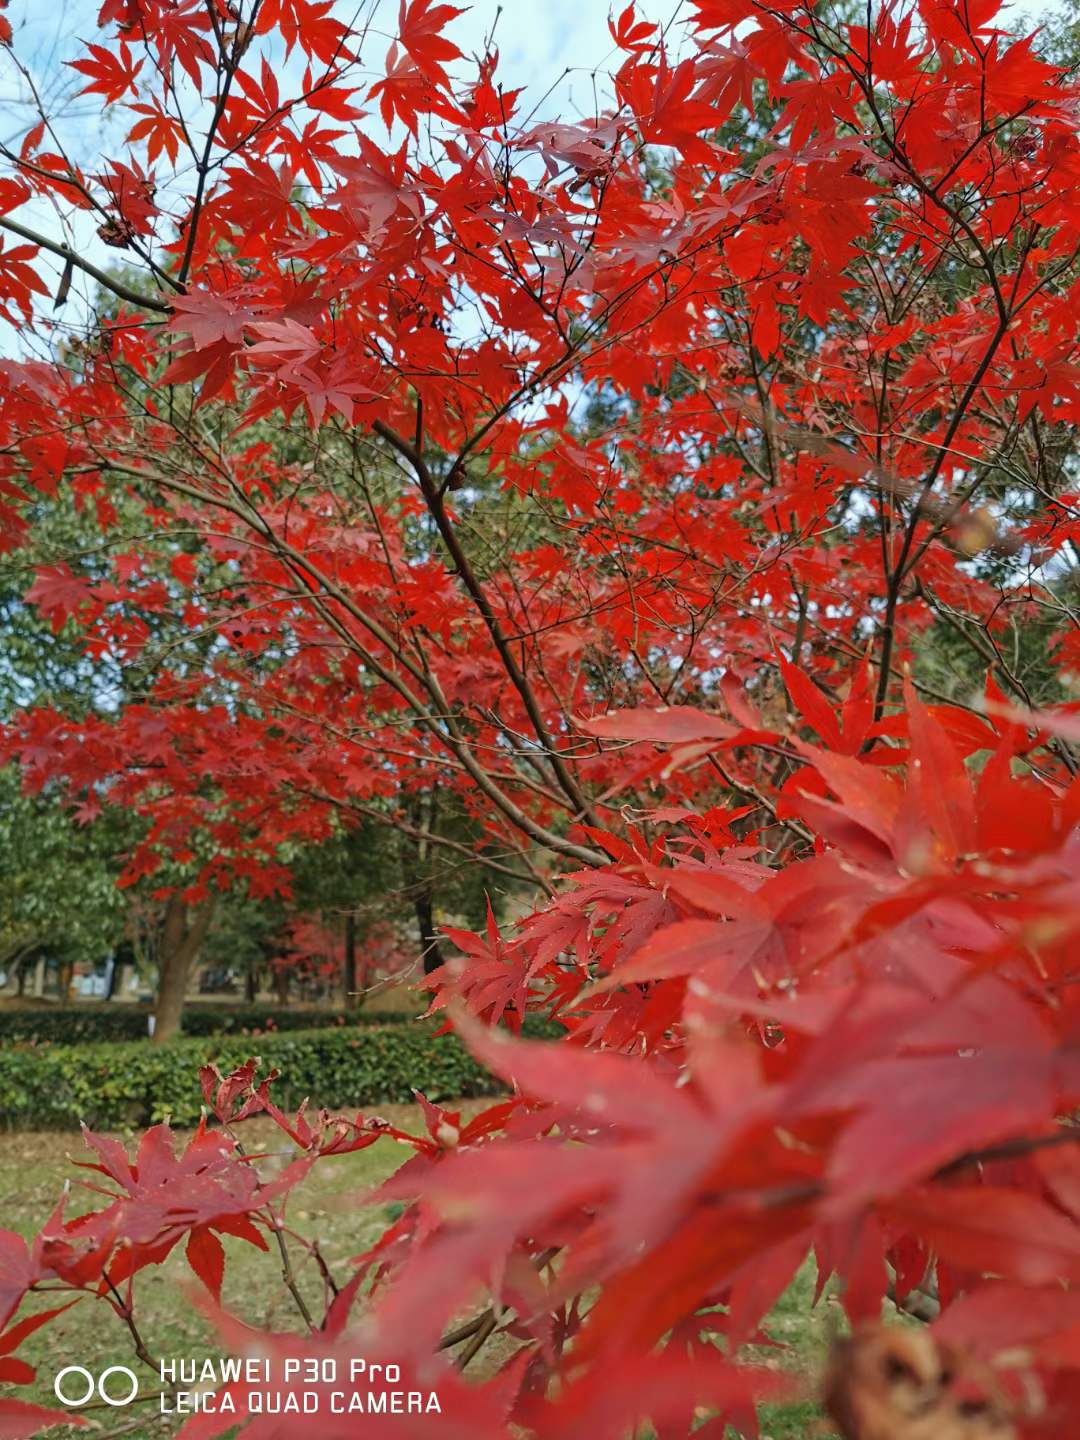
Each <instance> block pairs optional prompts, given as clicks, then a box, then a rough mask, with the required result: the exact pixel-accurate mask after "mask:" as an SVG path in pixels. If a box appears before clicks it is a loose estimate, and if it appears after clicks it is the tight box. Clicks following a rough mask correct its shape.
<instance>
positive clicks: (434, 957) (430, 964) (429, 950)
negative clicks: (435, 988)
mask: <svg viewBox="0 0 1080 1440" xmlns="http://www.w3.org/2000/svg"><path fill="white" fill-rule="evenodd" d="M414 905H415V909H416V926H417V929H418V930H419V931H420V944H421V946H422V947H423V956H424V974H425V975H430V974H431V972H432V971H433V970H438V968H439V966H440V965H441V964H442V963H443V953H442V951H441V950H440V949H439V937H438V935H437V934H436V931H435V912H434V907H433V905H432V902H431V889H430V887H428V886H425V887H424V888H423V889H422V890H420V891H419V892H418V893H417V895H416V899H415V901H414Z"/></svg>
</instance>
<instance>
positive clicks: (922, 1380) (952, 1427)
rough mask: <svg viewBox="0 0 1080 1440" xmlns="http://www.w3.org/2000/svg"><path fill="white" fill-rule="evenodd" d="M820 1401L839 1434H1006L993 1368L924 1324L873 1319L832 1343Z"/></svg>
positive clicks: (986, 1438)
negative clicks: (892, 1323) (940, 1338)
mask: <svg viewBox="0 0 1080 1440" xmlns="http://www.w3.org/2000/svg"><path fill="white" fill-rule="evenodd" d="M823 1398H824V1401H825V1405H826V1408H827V1409H828V1411H829V1414H830V1415H831V1417H832V1419H833V1420H834V1421H835V1423H836V1425H837V1427H838V1428H839V1430H840V1433H841V1434H842V1435H843V1436H844V1437H845V1440H1014V1437H1015V1434H1016V1431H1015V1427H1014V1426H1013V1423H1012V1420H1011V1419H1010V1417H1009V1412H1008V1409H1007V1407H1006V1405H1005V1403H1004V1400H1003V1398H1002V1396H1001V1394H1000V1392H999V1390H998V1387H997V1385H996V1382H995V1380H994V1376H993V1374H992V1372H991V1371H989V1370H988V1369H987V1368H986V1367H985V1366H982V1365H980V1364H978V1363H977V1362H975V1361H974V1360H971V1359H970V1358H968V1357H966V1356H963V1355H961V1354H959V1353H958V1352H957V1351H955V1350H953V1349H950V1348H948V1347H946V1346H943V1345H939V1344H937V1342H936V1341H935V1340H934V1339H933V1337H932V1336H931V1335H929V1334H928V1333H927V1332H925V1331H920V1330H907V1329H901V1328H899V1327H898V1326H886V1325H879V1326H873V1327H868V1328H866V1329H864V1330H860V1331H858V1332H856V1334H855V1335H853V1336H852V1337H851V1338H850V1339H848V1340H842V1341H840V1342H838V1344H837V1345H836V1347H835V1349H834V1351H833V1354H832V1357H831V1359H830V1362H829V1366H828V1369H827V1371H826V1375H825V1383H824V1397H823Z"/></svg>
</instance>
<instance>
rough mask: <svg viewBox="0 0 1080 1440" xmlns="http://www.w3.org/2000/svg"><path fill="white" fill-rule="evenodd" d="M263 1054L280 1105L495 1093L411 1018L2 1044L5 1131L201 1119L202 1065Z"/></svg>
mask: <svg viewBox="0 0 1080 1440" xmlns="http://www.w3.org/2000/svg"><path fill="white" fill-rule="evenodd" d="M252 1054H255V1055H259V1056H261V1058H262V1060H263V1064H264V1069H265V1068H269V1067H271V1066H273V1067H275V1068H277V1069H278V1070H280V1071H281V1077H280V1079H278V1080H277V1081H275V1083H274V1088H273V1094H274V1096H275V1099H276V1101H277V1103H278V1104H279V1105H280V1106H281V1107H282V1108H283V1109H290V1108H293V1109H295V1107H296V1106H297V1105H299V1104H300V1102H301V1101H302V1100H303V1099H305V1097H308V1096H310V1098H311V1102H312V1104H313V1105H318V1106H326V1107H328V1108H330V1109H342V1110H349V1109H353V1110H361V1109H367V1108H369V1107H371V1106H377V1105H380V1104H388V1103H391V1102H394V1101H400V1102H407V1101H410V1100H412V1098H413V1088H414V1087H415V1088H416V1089H417V1090H422V1091H423V1092H424V1094H425V1095H426V1096H427V1097H428V1099H430V1100H436V1101H441V1100H449V1099H453V1098H457V1097H465V1096H471V1095H489V1094H494V1093H497V1091H498V1090H499V1089H500V1086H499V1083H498V1082H497V1081H495V1080H493V1079H492V1077H491V1076H490V1075H488V1074H487V1072H486V1071H485V1070H483V1069H482V1068H481V1067H480V1066H479V1065H478V1064H477V1063H476V1061H475V1060H473V1059H472V1057H471V1056H470V1055H469V1054H468V1053H467V1052H466V1050H465V1049H464V1048H463V1046H462V1045H461V1043H460V1041H459V1040H458V1039H457V1037H456V1036H454V1035H439V1036H436V1035H435V1034H434V1033H433V1031H432V1028H431V1027H430V1026H429V1025H418V1024H416V1023H415V1022H407V1023H405V1024H401V1023H398V1024H395V1025H370V1026H366V1027H364V1028H363V1029H357V1028H351V1027H339V1028H338V1029H333V1030H328V1029H322V1030H306V1031H295V1032H293V1033H290V1034H287V1035H264V1036H260V1037H259V1038H258V1039H257V1040H251V1039H247V1038H242V1037H240V1038H236V1037H232V1036H227V1037H221V1038H218V1039H211V1040H207V1039H178V1040H174V1041H172V1042H170V1043H169V1044H168V1045H148V1044H146V1042H145V1041H143V1042H142V1043H140V1044H124V1043H122V1042H114V1043H111V1044H104V1045H86V1044H82V1045H47V1046H42V1047H34V1046H19V1045H12V1044H10V1043H9V1044H5V1045H4V1047H3V1049H2V1050H0V1125H2V1126H4V1127H6V1128H8V1129H35V1130H45V1129H71V1128H75V1127H77V1126H78V1124H79V1122H80V1121H85V1122H86V1123H87V1124H88V1125H89V1126H90V1127H91V1128H92V1129H100V1130H122V1129H125V1128H127V1127H129V1126H130V1127H138V1126H145V1125H148V1124H152V1123H153V1122H154V1121H157V1120H162V1119H164V1118H165V1117H166V1116H169V1117H171V1119H172V1121H173V1123H174V1124H175V1125H193V1124H195V1123H196V1122H197V1121H198V1119H199V1114H200V1111H201V1107H202V1103H203V1101H202V1092H201V1090H200V1088H199V1067H200V1066H201V1065H204V1064H205V1063H206V1062H207V1061H208V1060H213V1061H214V1063H215V1064H216V1065H217V1066H218V1067H219V1068H220V1069H221V1070H223V1071H228V1070H230V1069H232V1068H234V1067H235V1066H237V1065H240V1064H242V1063H243V1062H244V1061H245V1060H246V1059H247V1058H248V1057H249V1056H250V1055H252Z"/></svg>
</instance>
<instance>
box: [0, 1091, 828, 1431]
mask: <svg viewBox="0 0 1080 1440" xmlns="http://www.w3.org/2000/svg"><path fill="white" fill-rule="evenodd" d="M482 1103H484V1102H471V1103H470V1102H466V1103H465V1104H464V1105H463V1107H462V1108H463V1109H465V1110H466V1112H469V1111H470V1110H472V1109H475V1108H479V1107H480V1105H481V1104H482ZM381 1112H382V1113H384V1114H385V1115H386V1116H387V1118H389V1119H392V1120H393V1121H394V1122H395V1123H396V1124H398V1125H401V1126H402V1127H403V1128H408V1129H414V1130H420V1129H422V1121H421V1119H420V1115H419V1111H418V1110H417V1109H416V1107H413V1106H385V1107H381ZM243 1134H244V1141H245V1146H246V1147H247V1148H248V1149H249V1150H253V1149H259V1148H260V1147H262V1148H265V1149H266V1150H267V1151H269V1152H272V1156H271V1159H270V1160H269V1161H268V1162H264V1165H263V1166H262V1168H263V1169H265V1168H266V1165H267V1164H269V1165H273V1164H275V1163H280V1164H285V1163H287V1161H288V1159H289V1158H291V1157H290V1156H289V1154H288V1153H287V1151H286V1149H285V1147H286V1146H287V1145H288V1140H287V1137H285V1136H283V1135H282V1134H281V1132H280V1131H279V1130H277V1129H276V1127H274V1126H273V1125H272V1124H270V1123H269V1122H266V1121H263V1120H256V1121H252V1122H248V1123H247V1124H245V1126H244V1127H243ZM117 1138H120V1139H124V1138H125V1137H123V1136H119V1137H117ZM282 1142H284V1145H283V1143H282ZM409 1153H411V1152H409V1151H407V1150H405V1149H404V1148H403V1147H401V1146H398V1145H395V1144H393V1143H392V1142H390V1141H385V1142H382V1143H380V1144H378V1145H375V1146H372V1147H371V1148H370V1149H367V1150H361V1151H359V1152H357V1153H356V1154H353V1155H345V1156H340V1157H335V1158H332V1159H327V1160H325V1161H323V1162H321V1163H320V1164H319V1165H317V1166H316V1167H315V1168H314V1170H313V1172H312V1174H311V1175H310V1176H309V1177H308V1179H307V1180H306V1181H305V1182H304V1183H303V1184H302V1185H301V1186H299V1187H297V1189H296V1190H295V1191H294V1192H293V1197H292V1200H291V1202H290V1208H289V1221H290V1224H291V1225H292V1226H293V1228H294V1229H295V1230H296V1231H297V1232H299V1233H301V1234H304V1235H307V1236H311V1237H314V1236H318V1238H319V1247H320V1250H321V1252H322V1255H323V1258H324V1260H325V1261H326V1264H327V1265H328V1266H329V1268H330V1270H331V1272H332V1273H334V1274H335V1275H336V1276H339V1277H340V1276H344V1275H345V1274H346V1273H347V1264H346V1262H347V1261H348V1259H349V1257H350V1256H353V1255H356V1254H357V1253H359V1252H360V1251H362V1250H364V1249H365V1248H366V1247H367V1246H368V1245H369V1244H371V1243H372V1241H374V1240H375V1239H376V1238H377V1237H378V1235H379V1234H380V1233H381V1232H382V1230H383V1229H384V1228H385V1225H386V1223H387V1220H388V1219H389V1218H390V1216H389V1214H388V1212H387V1210H386V1209H385V1207H381V1206H372V1205H362V1204H360V1203H358V1197H360V1196H361V1195H363V1193H364V1192H365V1191H367V1190H369V1189H370V1188H371V1187H372V1186H373V1185H375V1184H377V1183H378V1182H379V1181H380V1180H382V1179H383V1178H385V1177H386V1176H387V1175H389V1174H391V1173H392V1172H393V1170H394V1169H395V1168H396V1167H397V1166H398V1165H399V1164H401V1163H402V1162H403V1161H404V1160H405V1159H406V1158H407V1157H408V1154H409ZM69 1156H70V1157H71V1158H73V1159H84V1158H88V1157H87V1155H86V1152H85V1151H84V1149H83V1144H82V1140H81V1138H80V1137H79V1136H78V1135H70V1134H64V1135H57V1134H55V1133H48V1134H25V1133H21V1134H8V1135H0V1217H2V1218H0V1223H2V1224H3V1225H4V1226H5V1227H6V1228H8V1229H13V1230H18V1231H20V1232H21V1233H22V1234H24V1235H27V1236H29V1235H32V1234H33V1233H35V1232H36V1231H37V1230H38V1229H39V1228H40V1226H41V1224H42V1223H43V1222H44V1220H45V1219H46V1218H47V1216H48V1214H49V1212H50V1211H51V1209H52V1207H53V1205H54V1204H55V1202H56V1199H57V1196H58V1195H59V1193H60V1191H61V1189H62V1187H63V1185H64V1182H65V1181H66V1180H72V1179H74V1178H75V1177H77V1176H79V1175H80V1174H83V1175H87V1172H80V1171H78V1170H76V1169H74V1167H73V1166H72V1165H71V1163H70V1159H69ZM87 1178H92V1177H89V1176H88V1177H87ZM88 1198H89V1197H88ZM79 1208H85V1202H82V1201H81V1200H80V1195H79V1191H78V1188H77V1187H76V1188H73V1190H72V1194H71V1203H70V1207H69V1213H71V1214H74V1213H75V1212H76V1211H77V1210H78V1209H79ZM225 1247H226V1251H227V1264H226V1271H225V1289H224V1294H223V1299H224V1302H225V1304H226V1306H227V1308H229V1309H231V1310H233V1311H234V1313H236V1314H238V1315H240V1316H241V1317H242V1318H243V1319H245V1320H247V1321H250V1322H252V1323H254V1324H257V1325H260V1326H262V1327H264V1328H268V1329H281V1330H285V1329H296V1328H300V1323H299V1319H298V1316H297V1313H296V1307H295V1303H294V1301H293V1298H292V1296H291V1295H290V1294H289V1292H288V1290H287V1289H286V1288H285V1285H284V1284H283V1282H282V1279H281V1273H280V1269H279V1267H278V1265H277V1264H276V1263H275V1258H274V1257H272V1256H270V1255H264V1254H262V1253H260V1252H258V1251H256V1250H254V1249H253V1248H252V1247H250V1246H248V1245H246V1244H244V1243H243V1242H241V1241H237V1240H229V1239H226V1241H225ZM302 1254H303V1252H302V1251H301V1250H300V1248H299V1247H294V1258H295V1260H296V1262H297V1264H298V1266H299V1268H298V1273H297V1283H298V1285H299V1287H300V1289H301V1291H302V1292H303V1293H304V1295H305V1297H306V1298H307V1299H308V1300H309V1303H310V1305H311V1308H312V1310H313V1312H315V1313H318V1311H319V1310H320V1307H321V1304H322V1295H323V1289H322V1282H321V1280H320V1277H319V1275H318V1271H317V1268H316V1266H315V1264H314V1263H313V1262H310V1263H307V1264H302V1263H300V1261H301V1259H302ZM191 1283H192V1282H191V1276H190V1271H189V1269H188V1267H187V1264H186V1261H185V1260H184V1257H183V1253H182V1250H181V1249H180V1248H178V1249H177V1251H176V1252H174V1254H173V1255H172V1256H170V1257H169V1259H168V1260H167V1261H166V1262H165V1264H164V1265H161V1266H160V1267H156V1268H151V1269H148V1270H146V1271H144V1272H142V1274H141V1275H140V1276H139V1278H138V1280H137V1281H136V1309H137V1313H138V1317H139V1326H140V1330H141V1331H142V1333H143V1337H144V1339H145V1341H146V1344H147V1346H148V1348H149V1349H150V1351H151V1352H152V1353H153V1354H154V1355H155V1356H157V1355H167V1356H183V1357H192V1358H200V1357H202V1356H203V1355H210V1354H217V1353H219V1351H220V1346H219V1345H218V1344H217V1343H216V1342H215V1341H214V1339H213V1337H212V1335H211V1333H210V1330H209V1327H208V1326H207V1325H206V1324H205V1322H203V1321H202V1320H201V1319H200V1318H199V1317H198V1316H197V1315H195V1314H194V1313H193V1312H192V1309H191V1307H190V1305H189V1304H188V1303H187V1300H186V1298H185V1295H184V1293H183V1288H184V1287H185V1286H188V1285H190V1284H191ZM812 1293H813V1271H812V1268H811V1267H810V1266H809V1265H807V1266H805V1267H804V1268H803V1270H802V1271H801V1272H800V1274H799V1275H798V1277H797V1278H796V1280H795V1282H794V1284H793V1285H792V1286H791V1288H790V1289H789V1290H788V1292H787V1293H786V1294H785V1295H784V1296H783V1297H782V1298H781V1300H780V1302H779V1303H778V1304H777V1306H776V1308H775V1310H774V1311H773V1313H772V1315H771V1316H770V1317H769V1320H768V1321H767V1322H766V1326H765V1328H766V1329H767V1330H768V1332H769V1333H770V1334H771V1336H772V1337H773V1338H774V1339H775V1340H777V1341H778V1342H780V1343H781V1345H782V1346H783V1347H784V1348H783V1349H779V1350H775V1351H770V1352H767V1354H768V1358H769V1361H770V1363H778V1364H780V1365H782V1366H783V1367H784V1368H785V1369H790V1370H792V1371H794V1372H796V1373H797V1374H799V1375H800V1376H801V1377H805V1381H806V1389H807V1393H811V1392H812V1387H813V1377H814V1376H815V1375H816V1373H817V1372H818V1369H819V1367H820V1362H821V1359H822V1357H823V1355H824V1352H825V1349H826V1347H827V1344H828V1339H829V1335H830V1333H831V1328H832V1327H833V1326H834V1325H835V1323H836V1321H835V1318H834V1317H835V1313H836V1310H835V1307H834V1306H832V1305H830V1303H829V1301H828V1300H825V1301H822V1303H821V1304H820V1305H819V1306H818V1307H817V1309H816V1310H813V1309H811V1305H810V1301H811V1298H812ZM38 1308H42V1309H43V1308H46V1307H45V1303H44V1301H41V1302H39V1307H38ZM498 1348H499V1347H498V1346H496V1347H495V1350H494V1351H493V1353H494V1354H497V1353H498ZM19 1354H20V1356H22V1357H23V1358H25V1359H26V1360H28V1361H29V1362H30V1363H31V1364H33V1365H35V1366H37V1367H38V1380H37V1382H36V1383H35V1384H34V1385H32V1386H19V1387H17V1388H15V1387H6V1386H0V1391H2V1392H4V1393H8V1394H11V1395H15V1396H17V1397H18V1398H19V1399H22V1400H29V1401H32V1402H34V1403H37V1404H42V1405H48V1406H50V1407H52V1406H54V1405H55V1403H56V1402H55V1399H54V1396H53V1394H52V1382H53V1378H54V1376H55V1375H56V1373H57V1371H58V1370H59V1369H60V1368H61V1367H62V1366H63V1365H66V1364H80V1365H84V1366H86V1368H87V1369H89V1370H90V1371H92V1372H99V1371H100V1370H102V1369H104V1368H105V1367H106V1366H107V1365H110V1364H117V1363H120V1364H127V1365H130V1366H131V1368H132V1369H134V1370H135V1371H136V1372H137V1373H138V1372H140V1371H142V1373H143V1375H144V1376H145V1379H144V1382H143V1394H144V1395H146V1394H150V1393H156V1392H157V1390H158V1389H159V1388H160V1386H159V1384H158V1383H157V1376H156V1374H154V1373H153V1372H151V1371H149V1370H147V1369H145V1367H142V1366H140V1365H139V1362H138V1361H137V1360H135V1359H134V1358H133V1356H132V1347H131V1341H130V1337H129V1336H128V1333H127V1330H126V1329H125V1327H124V1325H123V1322H122V1321H121V1320H120V1319H119V1318H118V1317H117V1316H116V1315H115V1314H114V1313H113V1312H112V1311H111V1310H110V1309H109V1307H108V1305H107V1304H105V1303H104V1302H97V1301H94V1300H90V1299H84V1300H80V1301H79V1303H78V1304H77V1305H75V1306H74V1307H73V1308H72V1309H71V1310H69V1311H67V1312H66V1313H65V1314H63V1315H61V1316H59V1317H58V1318H57V1319H56V1320H54V1321H53V1322H51V1323H50V1324H49V1325H47V1326H45V1327H43V1329H42V1330H40V1331H38V1332H37V1333H36V1334H35V1335H33V1336H31V1337H30V1338H29V1340H28V1341H26V1342H25V1343H24V1345H23V1346H22V1347H21V1348H20V1350H19ZM759 1354H760V1358H765V1356H764V1354H763V1353H760V1352H759ZM483 1355H484V1352H481V1356H480V1357H479V1358H478V1360H477V1361H476V1362H474V1365H473V1366H472V1367H470V1373H472V1372H473V1370H475V1373H476V1374H477V1375H478V1376H482V1375H483V1369H484V1366H483ZM151 1409H153V1410H155V1411H156V1405H149V1404H148V1405H147V1411H150V1410H151ZM136 1413H137V1412H135V1411H134V1410H122V1411H121V1410H108V1409H105V1410H103V1411H101V1412H99V1416H100V1420H101V1423H102V1428H103V1429H104V1430H105V1431H106V1432H107V1433H108V1434H110V1435H113V1434H119V1433H120V1432H121V1431H122V1432H123V1433H124V1434H125V1435H130V1436H131V1437H132V1440H141V1437H144V1436H145V1437H154V1440H161V1437H163V1436H165V1435H168V1434H171V1433H173V1432H174V1431H175V1430H176V1429H177V1428H178V1426H177V1421H176V1419H169V1418H167V1417H162V1416H159V1415H157V1414H156V1413H155V1414H154V1416H153V1419H150V1418H149V1416H148V1419H147V1421H146V1422H144V1423H143V1424H137V1423H136V1422H135V1416H136ZM761 1421H762V1431H763V1434H764V1435H765V1436H769V1437H771V1440H803V1437H816V1440H825V1437H826V1435H827V1433H828V1432H827V1430H826V1428H825V1427H824V1426H823V1425H822V1423H821V1420H820V1418H819V1412H818V1411H817V1409H816V1408H815V1407H814V1406H813V1405H812V1404H810V1403H805V1404H797V1405H788V1406H777V1407H766V1408H765V1409H764V1410H763V1411H762V1415H761ZM313 1424H314V1425H316V1426H317V1424H318V1421H317V1420H315V1421H313ZM128 1426H130V1427H131V1428H130V1429H129V1428H128ZM53 1433H55V1434H57V1435H58V1436H62V1435H63V1434H65V1433H72V1434H74V1433H77V1432H65V1431H59V1430H58V1431H55V1432H53Z"/></svg>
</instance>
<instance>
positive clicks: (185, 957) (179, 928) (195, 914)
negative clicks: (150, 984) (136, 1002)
mask: <svg viewBox="0 0 1080 1440" xmlns="http://www.w3.org/2000/svg"><path fill="white" fill-rule="evenodd" d="M213 913H214V899H213V897H211V898H210V899H209V900H205V901H204V902H203V903H202V904H201V905H197V906H195V907H194V909H191V908H190V907H189V906H188V905H187V903H186V902H185V901H184V900H183V899H182V898H181V897H180V895H178V894H174V895H170V896H169V901H168V904H167V905H166V906H165V917H164V920H163V921H162V925H161V941H160V944H159V947H158V988H157V1003H156V1004H155V1006H154V1035H153V1040H154V1044H155V1045H163V1044H164V1043H165V1041H166V1040H171V1039H172V1037H173V1036H174V1035H175V1034H176V1033H177V1032H178V1031H179V1029H180V1020H181V1017H182V1016H183V1013H184V999H185V997H186V995H187V986H188V977H189V976H190V974H191V966H192V962H193V961H194V959H195V957H196V956H197V955H198V953H199V947H200V945H201V944H202V942H203V940H204V939H205V938H206V932H207V930H208V929H209V926H210V920H211V917H212V916H213Z"/></svg>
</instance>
